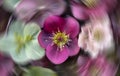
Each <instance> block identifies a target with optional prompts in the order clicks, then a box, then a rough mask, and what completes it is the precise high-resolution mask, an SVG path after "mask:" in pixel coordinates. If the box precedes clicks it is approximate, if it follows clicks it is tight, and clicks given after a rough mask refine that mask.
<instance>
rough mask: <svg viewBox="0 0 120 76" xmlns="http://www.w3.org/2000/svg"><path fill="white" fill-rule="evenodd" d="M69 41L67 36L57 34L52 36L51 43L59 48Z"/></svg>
mask: <svg viewBox="0 0 120 76" xmlns="http://www.w3.org/2000/svg"><path fill="white" fill-rule="evenodd" d="M68 41H69V35H67V34H66V33H64V32H57V33H55V34H54V36H53V43H54V44H56V45H57V46H58V47H59V48H62V47H64V45H65V44H66V43H68Z"/></svg>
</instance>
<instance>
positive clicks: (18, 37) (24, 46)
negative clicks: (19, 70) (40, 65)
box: [0, 21, 45, 64]
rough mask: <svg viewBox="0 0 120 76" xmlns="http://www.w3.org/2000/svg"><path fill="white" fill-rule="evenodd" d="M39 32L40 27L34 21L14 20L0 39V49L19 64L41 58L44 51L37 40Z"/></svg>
mask: <svg viewBox="0 0 120 76" xmlns="http://www.w3.org/2000/svg"><path fill="white" fill-rule="evenodd" d="M39 32H40V27H39V26H38V25H37V24H36V23H28V24H25V23H22V22H21V21H14V22H12V23H11V25H10V27H9V30H8V34H7V35H5V36H4V37H2V38H1V39H0V49H1V50H2V51H3V52H4V53H6V54H9V55H10V56H11V57H12V59H13V60H14V61H15V62H17V63H20V64H24V63H27V62H29V61H31V60H38V59H41V58H42V57H43V56H44V55H45V52H44V49H43V48H41V47H40V46H39V43H38V40H37V36H38V33H39Z"/></svg>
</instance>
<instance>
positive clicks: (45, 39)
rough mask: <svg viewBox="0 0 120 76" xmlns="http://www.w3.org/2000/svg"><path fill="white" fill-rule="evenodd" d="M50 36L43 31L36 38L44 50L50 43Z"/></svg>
mask: <svg viewBox="0 0 120 76" xmlns="http://www.w3.org/2000/svg"><path fill="white" fill-rule="evenodd" d="M50 37H51V34H49V33H46V32H44V31H42V32H40V34H39V36H38V42H39V44H40V45H41V46H42V47H43V48H46V47H47V46H48V45H49V44H51V43H52V40H51V38H50Z"/></svg>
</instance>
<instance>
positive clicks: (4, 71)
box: [0, 54, 14, 76]
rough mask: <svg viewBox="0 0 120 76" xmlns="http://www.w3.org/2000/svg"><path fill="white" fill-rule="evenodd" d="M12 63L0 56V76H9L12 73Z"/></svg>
mask: <svg viewBox="0 0 120 76" xmlns="http://www.w3.org/2000/svg"><path fill="white" fill-rule="evenodd" d="M13 70H14V63H13V61H12V60H11V59H10V58H8V57H5V56H3V55H2V54H0V76H9V75H10V74H12V73H13Z"/></svg>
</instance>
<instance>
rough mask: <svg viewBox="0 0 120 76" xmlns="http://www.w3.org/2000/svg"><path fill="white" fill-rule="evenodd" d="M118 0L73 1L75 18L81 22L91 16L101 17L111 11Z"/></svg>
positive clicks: (72, 7) (72, 6) (72, 8)
mask: <svg viewBox="0 0 120 76" xmlns="http://www.w3.org/2000/svg"><path fill="white" fill-rule="evenodd" d="M116 1H117V0H81V1H79V0H71V10H72V13H73V16H74V17H76V18H77V19H80V20H86V19H88V18H89V17H90V16H91V15H98V16H99V15H100V14H102V13H104V12H109V11H111V10H112V9H113V8H114V7H115V6H116V3H117V2H116Z"/></svg>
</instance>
